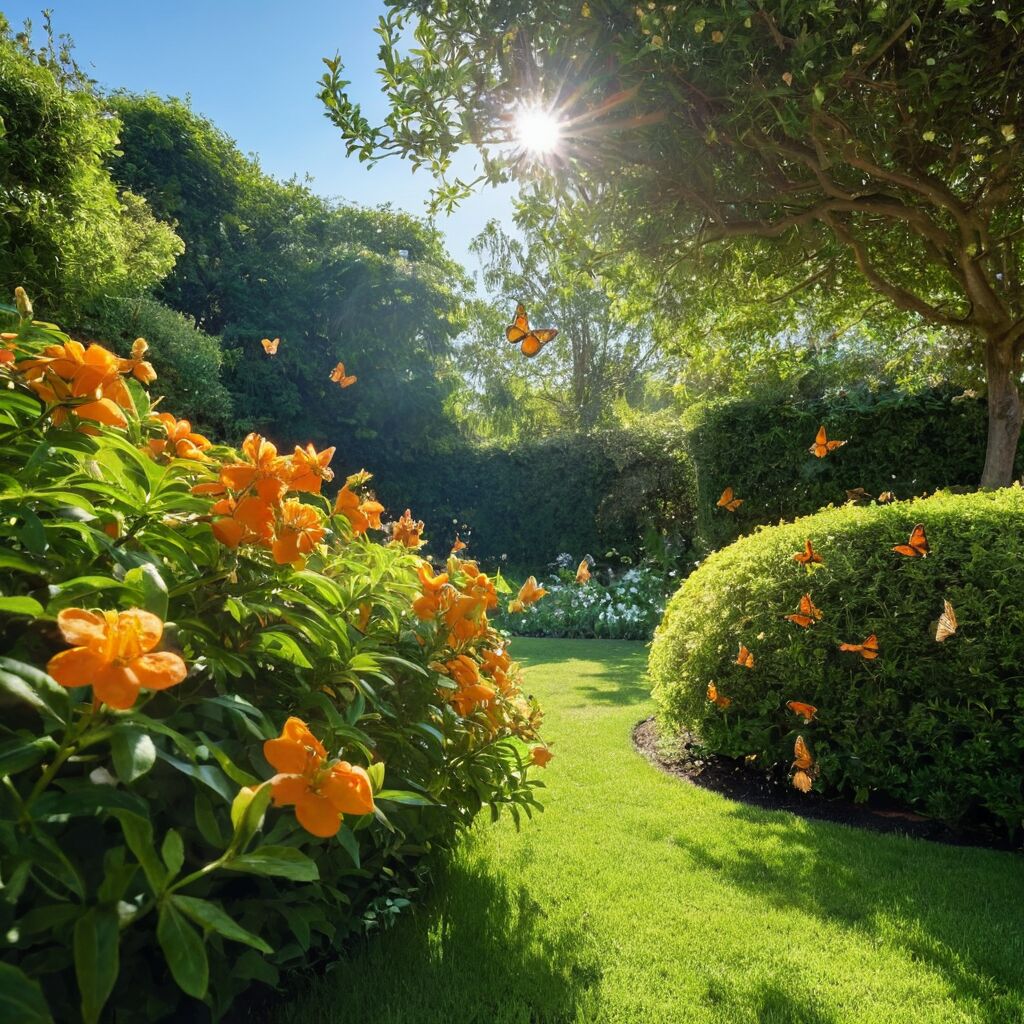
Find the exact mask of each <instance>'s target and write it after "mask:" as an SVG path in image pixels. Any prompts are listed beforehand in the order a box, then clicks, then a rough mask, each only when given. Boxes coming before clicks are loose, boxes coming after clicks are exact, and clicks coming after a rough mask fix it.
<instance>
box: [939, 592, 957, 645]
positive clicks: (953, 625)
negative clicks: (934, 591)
mask: <svg viewBox="0 0 1024 1024" xmlns="http://www.w3.org/2000/svg"><path fill="white" fill-rule="evenodd" d="M958 625H959V623H958V622H957V621H956V612H955V611H953V606H952V605H951V604H950V603H949V602H948V601H946V600H943V602H942V614H941V615H940V616H939V624H938V626H937V627H936V630H935V639H936V640H938V641H939V643H942V641H943V640H947V639H948V638H949V637H951V636H952V635H953V634H954V633H955V632H956V629H957V626H958Z"/></svg>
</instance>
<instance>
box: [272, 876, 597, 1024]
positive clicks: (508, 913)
mask: <svg viewBox="0 0 1024 1024" xmlns="http://www.w3.org/2000/svg"><path fill="white" fill-rule="evenodd" d="M545 917H546V914H545V912H544V910H543V908H542V907H540V906H539V905H538V904H537V903H536V902H535V901H534V900H533V899H532V898H531V897H530V896H529V894H528V893H527V891H526V890H525V889H524V888H522V887H515V888H513V887H512V886H510V885H509V884H508V883H507V882H505V881H504V880H502V879H498V878H495V877H494V876H493V875H492V874H490V873H488V872H486V871H484V870H481V869H480V868H478V867H472V868H471V867H467V866H466V865H465V864H464V863H462V862H461V860H460V861H456V862H455V863H454V864H452V865H451V866H450V867H448V868H447V869H445V870H443V871H442V873H441V876H440V877H439V878H438V879H437V882H436V886H435V888H434V896H433V898H432V899H431V900H429V901H428V903H427V905H425V906H424V907H423V908H422V909H421V910H419V911H417V912H415V913H413V914H410V915H409V916H408V917H407V918H405V919H404V920H402V921H400V922H399V923H398V924H397V925H396V926H395V927H394V928H393V929H392V930H391V931H389V932H386V933H384V934H378V935H375V936H373V937H372V938H371V939H370V940H368V941H366V942H360V943H357V944H355V945H354V946H353V947H351V948H350V949H349V950H348V954H349V957H350V959H347V960H342V961H339V962H338V963H337V964H335V965H333V968H332V969H330V973H329V974H328V975H327V976H326V977H324V978H322V979H317V980H316V981H315V982H314V983H313V984H311V985H309V986H308V987H306V988H305V990H304V991H298V992H296V993H295V994H294V995H293V997H292V998H291V999H290V1000H289V1001H288V1003H287V1004H286V1005H284V1006H278V1007H275V1008H274V1012H273V1013H272V1015H271V1017H270V1019H271V1020H273V1022H274V1024H300V1022H301V1024H348V1022H350V1021H358V1022H359V1024H435V1022H436V1024H572V1022H575V1021H577V1020H592V1019H594V1015H595V1012H596V1011H595V1009H594V1008H595V1007H596V1005H597V1003H596V1000H597V990H598V986H599V984H600V981H601V966H600V963H599V962H598V960H597V957H596V955H595V954H594V953H593V952H592V951H588V949H587V936H586V933H585V932H584V931H583V929H582V928H579V929H575V930H574V931H572V932H561V933H557V934H556V935H555V936H554V937H553V936H552V933H553V931H554V929H552V928H550V927H542V921H543V919H544V918H545Z"/></svg>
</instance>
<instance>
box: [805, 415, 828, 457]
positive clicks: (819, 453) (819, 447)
mask: <svg viewBox="0 0 1024 1024" xmlns="http://www.w3.org/2000/svg"><path fill="white" fill-rule="evenodd" d="M807 450H808V451H809V452H810V453H811V454H812V455H813V456H814V457H815V458H818V459H823V458H825V456H826V455H828V435H827V434H826V433H825V426H824V424H822V426H820V427H818V433H817V435H816V436H815V438H814V444H812V445H811V447H810V448H808V449H807Z"/></svg>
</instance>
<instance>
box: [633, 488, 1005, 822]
mask: <svg viewBox="0 0 1024 1024" xmlns="http://www.w3.org/2000/svg"><path fill="white" fill-rule="evenodd" d="M918 522H920V523H923V524H924V525H925V527H926V529H927V533H928V537H929V540H930V542H931V555H930V556H929V557H927V558H915V559H911V558H905V557H903V556H901V555H899V554H896V553H895V552H893V551H892V550H891V548H892V545H894V544H898V543H905V542H906V539H907V537H908V536H909V534H910V531H911V529H912V527H913V526H914V524H915V523H918ZM1022 523H1024V491H1022V490H1021V488H1020V487H1019V486H1018V487H1013V488H1009V489H1006V490H1003V491H998V492H993V493H985V494H972V495H963V496H957V495H952V494H947V493H942V494H937V495H935V496H933V497H931V498H926V499H922V500H916V501H912V502H900V503H897V504H895V505H887V506H872V507H853V506H847V507H844V508H837V509H827V510H824V511H822V512H819V513H818V514H816V515H813V516H808V517H806V518H803V519H800V520H797V521H796V522H794V523H790V524H787V525H783V526H776V527H768V528H765V529H760V530H758V531H757V532H756V533H754V534H753V535H751V536H748V537H744V538H743V539H741V540H739V541H737V542H736V543H734V544H732V545H730V546H729V547H727V548H725V549H723V550H721V551H719V552H717V553H715V554H713V555H712V556H711V557H710V558H708V560H707V561H706V562H705V563H704V564H703V565H702V566H701V567H700V568H699V569H698V570H697V571H696V572H694V573H693V574H692V575H691V576H690V577H689V579H687V580H686V582H685V583H684V584H683V586H682V587H681V588H680V590H679V591H678V593H677V594H676V595H675V597H674V598H673V599H672V601H671V603H670V604H669V607H668V609H667V611H666V613H665V618H664V621H663V622H662V624H661V626H660V627H659V629H658V632H657V635H656V638H655V642H654V647H653V650H652V653H651V672H652V676H653V682H654V693H655V697H656V699H657V701H658V705H659V712H660V716H661V719H662V721H663V723H664V724H665V726H666V727H667V728H669V729H681V728H685V729H690V730H694V731H695V732H696V733H697V734H698V735H699V737H700V739H701V740H702V741H703V743H704V744H705V745H706V746H707V748H708V749H710V750H713V751H716V752H718V753H722V754H726V755H728V756H730V757H744V756H747V755H751V754H754V755H756V757H757V762H756V763H757V764H759V765H762V766H763V767H764V768H765V770H766V771H771V770H773V769H778V770H780V771H781V770H783V769H784V768H785V767H787V766H788V764H789V762H790V761H791V760H792V757H793V743H794V738H795V736H796V735H797V734H798V733H799V734H802V735H803V736H804V737H805V738H806V739H807V741H808V743H809V744H810V746H811V749H812V751H813V754H814V756H815V757H816V758H817V760H818V764H819V766H820V770H821V775H820V778H819V779H818V781H817V782H816V784H815V788H816V789H821V790H822V791H824V792H826V793H845V794H847V795H852V796H856V797H857V798H859V799H863V798H866V797H867V796H868V795H869V794H870V793H872V792H878V793H882V794H885V795H886V796H888V797H892V798H894V799H896V800H898V801H900V802H901V803H904V804H909V805H911V806H913V807H916V808H917V809H919V810H921V811H923V812H924V813H926V814H929V815H933V816H935V817H938V818H942V819H944V820H946V821H947V822H951V823H954V824H956V823H960V824H964V825H971V824H979V823H981V824H987V823H991V822H993V821H995V822H997V823H999V825H1000V827H1001V828H1002V829H1004V830H1006V831H1008V832H1009V833H1010V834H1014V833H1016V832H1018V831H1019V830H1020V828H1021V825H1022V820H1024V788H1022V787H1024V675H1022V669H1021V666H1022V665H1024V574H1022V572H1021V568H1022V565H1024V533H1022V531H1021V524H1022ZM808 537H809V538H810V539H811V540H812V542H813V544H814V547H815V548H816V550H818V551H819V552H820V554H821V555H822V556H823V558H824V564H823V565H821V566H817V567H815V568H814V569H813V570H811V571H808V570H806V569H804V568H803V567H802V566H800V565H799V564H798V563H796V562H795V561H794V560H793V558H792V555H793V553H794V552H795V551H797V550H800V549H802V548H803V545H804V541H805V539H806V538H808ZM805 592H808V593H810V594H811V597H812V599H813V601H814V603H815V604H816V605H817V606H818V608H820V609H821V610H822V612H823V613H824V617H823V618H822V620H821V621H820V622H818V623H817V624H816V625H814V626H812V627H810V628H808V629H800V628H798V627H797V626H795V625H793V624H792V623H790V622H788V621H786V620H785V619H784V618H783V616H784V615H785V614H787V613H789V612H795V611H796V610H797V605H798V602H799V600H800V596H801V595H802V594H803V593H805ZM943 599H948V600H949V601H951V602H952V604H953V606H954V608H955V609H956V614H957V616H958V618H959V621H960V629H959V632H958V633H957V634H956V635H955V636H953V637H951V638H949V639H948V640H946V641H945V642H944V643H937V642H936V640H935V625H936V620H937V619H938V616H939V613H940V612H941V611H942V608H943ZM871 633H875V634H877V636H878V640H879V645H880V650H881V655H880V657H879V658H878V659H877V660H876V661H871V662H869V661H865V660H864V659H862V658H861V657H860V656H859V655H857V654H850V653H843V652H840V651H839V650H838V644H839V643H841V642H854V643H860V642H861V641H863V640H864V639H865V637H867V636H868V635H869V634H871ZM741 643H743V644H745V645H746V646H747V647H748V648H749V649H750V650H751V651H752V652H753V654H754V656H755V659H756V662H755V667H754V669H753V670H749V669H746V668H743V667H741V666H740V665H738V664H736V654H737V650H738V647H739V644H741ZM712 681H713V682H714V683H715V684H716V686H717V688H718V692H719V693H720V694H721V695H723V696H725V697H728V698H730V699H731V700H732V704H731V705H730V706H729V707H728V708H726V709H724V710H721V709H719V708H718V707H716V706H715V705H714V704H712V703H711V702H710V701H708V699H707V686H708V683H709V682H712ZM790 700H797V701H803V702H807V703H810V704H813V705H815V706H817V708H818V709H819V710H818V717H817V720H816V721H814V722H812V723H811V724H810V725H806V726H805V725H803V724H802V721H801V720H800V719H798V718H797V717H796V716H795V715H794V714H793V713H792V712H790V711H789V710H787V708H786V703H787V701H790Z"/></svg>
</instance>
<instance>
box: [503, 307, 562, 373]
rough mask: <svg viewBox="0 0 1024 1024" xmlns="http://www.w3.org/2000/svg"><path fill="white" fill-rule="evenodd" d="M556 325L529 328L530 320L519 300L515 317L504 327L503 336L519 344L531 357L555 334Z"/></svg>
mask: <svg viewBox="0 0 1024 1024" xmlns="http://www.w3.org/2000/svg"><path fill="white" fill-rule="evenodd" d="M556 334H558V328H557V327H537V328H534V329H533V330H531V329H530V321H529V320H527V319H526V307H525V306H524V305H523V304H522V303H521V302H520V303H519V304H518V305H517V306H516V316H515V319H514V320H513V321H512V323H510V324H509V325H508V327H506V328H505V337H506V338H507V339H508V340H509V341H510V342H511V343H512V344H513V345H518V344H519V343H520V342H522V345H521V346H520V351H521V352H522V353H523V355H524V356H526V357H527V358H531V359H532V358H533V356H535V355H536V354H537V353H538V352H539V351H540V350H541V349H542V348H543V347H544V346H545V345H546V344H547V343H548V342H549V341H551V340H552V339H553V338H554V337H555V335H556Z"/></svg>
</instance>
